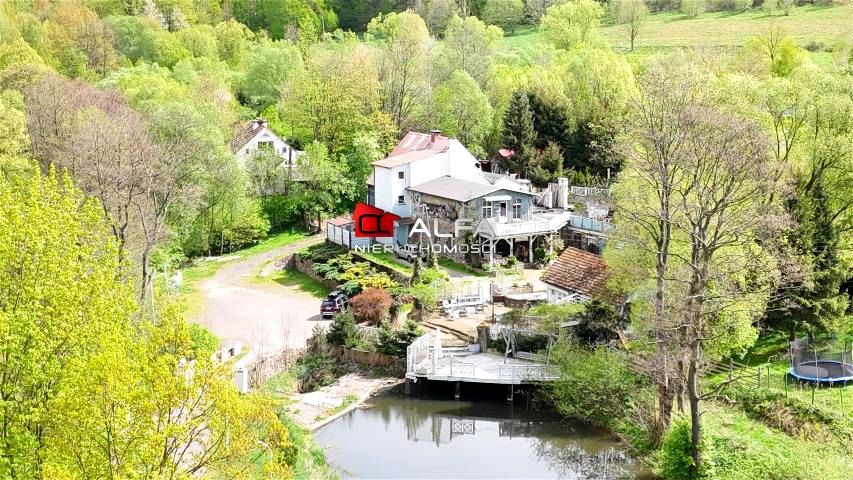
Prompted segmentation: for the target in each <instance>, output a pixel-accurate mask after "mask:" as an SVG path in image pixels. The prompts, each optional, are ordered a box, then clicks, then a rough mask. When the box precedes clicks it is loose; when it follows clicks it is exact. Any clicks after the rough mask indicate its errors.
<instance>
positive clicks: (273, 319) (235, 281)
mask: <svg viewBox="0 0 853 480" xmlns="http://www.w3.org/2000/svg"><path fill="white" fill-rule="evenodd" d="M323 240H324V236H321V235H317V236H313V237H310V238H306V239H304V240H300V241H298V242H295V243H292V244H290V245H286V246H284V247H280V248H277V249H275V250H271V251H269V252H266V253H263V254H259V255H256V256H253V257H249V258H246V259H244V260H241V261H239V262H236V263H232V264H229V265H227V266H225V267H223V268H222V269H221V270H219V271H218V272H216V274H215V275H214V276H213V277H211V278H209V279H208V280H205V281H204V282H203V283H202V284H201V290H202V292H203V294H204V298H205V305H204V308H203V310H202V312H201V313H200V314H199V315H198V316H197V317H196V319H195V320H196V321H197V322H198V323H200V324H202V325H204V326H205V327H207V328H209V329H210V330H211V331H212V332H213V333H215V334H216V335H217V336H218V337H219V338H220V339H221V340H222V341H223V342H224V343H229V342H236V341H239V342H242V343H243V344H244V345H252V346H254V349H255V352H256V353H258V354H261V355H262V354H264V353H271V352H277V351H280V350H282V349H283V348H285V347H290V348H301V347H304V346H305V340H307V339H308V337H309V336H311V330H312V329H313V328H314V326H315V325H318V324H319V325H327V324H328V323H329V322H328V321H326V320H323V319H322V318H321V317H320V314H319V312H320V299H318V298H317V297H314V296H312V295H310V294H308V293H305V292H302V291H300V290H299V289H298V287H295V286H284V285H278V284H256V283H253V282H252V281H251V280H250V278H249V277H250V276H251V274H252V271H253V270H255V269H256V267H259V266H261V265H263V264H264V263H266V262H268V261H270V260H275V259H278V258H282V257H285V256H287V255H288V254H289V253H292V252H295V251H298V250H301V249H303V248H305V247H307V246H309V245H312V244H316V243H321V242H322V241H323Z"/></svg>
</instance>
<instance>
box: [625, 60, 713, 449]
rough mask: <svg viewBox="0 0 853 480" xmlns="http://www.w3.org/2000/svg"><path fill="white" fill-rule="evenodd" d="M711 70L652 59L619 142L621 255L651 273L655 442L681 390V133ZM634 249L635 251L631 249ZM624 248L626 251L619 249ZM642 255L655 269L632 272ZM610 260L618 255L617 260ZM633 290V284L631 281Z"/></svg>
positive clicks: (700, 99) (635, 275) (684, 145)
mask: <svg viewBox="0 0 853 480" xmlns="http://www.w3.org/2000/svg"><path fill="white" fill-rule="evenodd" d="M708 83H709V82H708V80H707V74H706V73H705V72H703V71H701V70H699V69H697V68H696V67H695V66H693V65H692V64H691V63H690V62H687V61H684V60H683V59H678V58H673V59H669V60H667V61H666V63H665V64H664V63H663V62H659V63H654V64H652V65H651V66H650V67H649V68H648V70H647V71H646V73H645V74H644V75H643V76H642V77H641V86H642V88H641V90H642V95H641V97H639V99H638V100H636V102H635V104H634V108H633V110H634V112H635V113H634V115H632V116H631V117H630V120H631V124H630V126H629V129H628V132H627V133H626V136H625V137H624V138H623V139H622V142H623V144H622V146H621V148H622V149H623V150H625V151H626V155H627V159H626V171H625V172H623V174H622V175H621V176H620V180H619V183H618V184H617V185H616V186H615V192H614V193H615V196H616V201H617V205H618V209H617V212H618V217H619V218H618V220H617V223H616V224H617V225H619V229H618V230H617V232H616V235H617V236H618V238H621V239H623V240H624V241H625V243H626V244H627V245H632V246H633V247H634V248H632V249H630V250H629V249H627V248H626V249H623V250H622V251H621V253H623V254H625V255H627V256H628V257H631V258H630V259H629V260H627V262H626V263H625V266H626V267H627V268H629V269H631V272H630V273H629V274H628V276H629V278H630V277H633V278H634V280H633V281H634V282H635V281H636V278H642V276H643V275H648V273H644V272H649V271H651V272H653V275H652V277H651V279H650V280H652V281H653V283H654V287H653V300H652V313H651V315H652V318H651V327H650V328H649V330H650V335H651V336H652V338H653V339H654V342H655V346H656V350H655V353H654V356H653V357H652V359H651V360H649V361H648V364H647V365H648V368H647V369H646V370H648V372H649V375H650V376H651V378H652V380H653V381H654V382H655V384H656V386H657V389H658V418H657V428H656V432H655V434H656V441H660V440H661V438H662V435H663V433H664V432H665V431H666V430H667V428H668V427H669V421H670V415H671V411H672V406H673V400H674V398H675V395H676V392H677V391H679V389H680V385H679V379H680V378H681V374H680V372H679V371H678V370H679V354H678V348H677V345H678V340H677V338H675V336H674V335H673V334H672V330H671V329H670V328H669V326H670V324H669V318H670V310H669V309H670V308H671V301H670V300H669V296H670V292H669V283H668V282H667V279H668V278H670V276H671V272H670V269H671V265H670V264H671V263H672V259H671V255H672V252H671V250H672V248H673V246H672V244H673V227H672V219H673V218H674V216H676V215H678V214H679V209H680V205H679V204H678V203H677V202H676V200H674V199H673V197H674V193H675V188H676V186H677V185H679V184H680V183H681V182H682V181H683V180H684V178H685V176H686V175H687V172H685V171H684V170H683V165H682V164H681V163H680V162H679V161H678V159H679V158H680V157H681V156H682V155H684V154H685V153H684V150H685V149H686V148H688V146H687V142H686V139H685V137H684V135H683V133H682V132H683V131H684V129H685V127H686V124H687V119H688V114H689V111H690V108H692V107H693V106H694V105H701V104H702V103H703V102H704V101H705V100H704V95H705V86H706V85H707V84H708ZM629 252H630V253H629ZM615 253H616V254H619V253H620V252H615ZM639 258H645V259H646V263H647V264H648V266H649V267H650V268H648V269H647V270H646V269H643V270H640V271H634V270H633V267H634V266H635V265H637V263H641V262H639V261H638V259H639ZM611 262H612V259H611ZM629 288H634V287H633V286H629Z"/></svg>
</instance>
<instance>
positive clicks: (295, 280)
mask: <svg viewBox="0 0 853 480" xmlns="http://www.w3.org/2000/svg"><path fill="white" fill-rule="evenodd" d="M254 280H255V281H258V282H261V283H265V282H271V283H276V284H278V285H283V286H285V287H295V288H296V290H299V291H300V292H304V293H307V294H309V295H313V296H315V297H317V298H325V297H326V296H327V295H328V294H329V292H331V290H329V289H328V288H326V287H325V286H323V284H322V283H320V282H318V281H317V280H314V279H313V278H311V277H309V276H308V275H305V274H304V273H302V272H297V271H296V270H292V269H286V270H279V271H277V272H275V273H273V274H272V275H270V276H267V277H255V278H254Z"/></svg>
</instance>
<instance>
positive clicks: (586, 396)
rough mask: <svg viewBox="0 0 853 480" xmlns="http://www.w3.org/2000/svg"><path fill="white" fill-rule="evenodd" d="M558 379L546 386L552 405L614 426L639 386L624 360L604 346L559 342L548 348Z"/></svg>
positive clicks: (580, 416)
mask: <svg viewBox="0 0 853 480" xmlns="http://www.w3.org/2000/svg"><path fill="white" fill-rule="evenodd" d="M551 359H552V363H554V364H556V365H558V366H559V367H560V378H559V380H557V381H555V382H553V383H551V384H550V386H549V395H550V397H551V399H552V401H553V402H554V406H555V407H556V408H557V410H558V411H559V412H560V413H562V414H563V415H565V416H567V417H570V418H576V419H580V420H586V421H589V422H592V423H595V424H598V425H603V426H613V425H615V422H616V421H617V420H619V419H621V418H624V417H625V416H626V415H627V414H628V412H629V411H630V410H629V409H630V405H631V399H632V398H633V396H634V395H635V393H636V390H637V389H638V388H639V387H640V386H641V385H642V384H641V382H640V380H639V378H638V377H637V376H636V375H634V374H633V373H632V372H631V371H630V370H629V369H628V366H627V364H626V362H625V359H624V358H623V357H622V356H620V355H618V354H616V353H612V352H609V351H607V350H606V349H604V348H597V349H595V350H589V349H586V348H583V347H580V346H577V345H573V344H571V343H569V342H565V341H561V342H560V343H558V344H557V345H556V346H555V347H554V348H553V349H552V351H551Z"/></svg>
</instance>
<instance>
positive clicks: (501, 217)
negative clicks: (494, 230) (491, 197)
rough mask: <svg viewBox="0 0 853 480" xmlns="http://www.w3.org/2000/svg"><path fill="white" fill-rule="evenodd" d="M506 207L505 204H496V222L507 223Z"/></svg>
mask: <svg viewBox="0 0 853 480" xmlns="http://www.w3.org/2000/svg"><path fill="white" fill-rule="evenodd" d="M507 207H508V206H507V202H498V203H497V206H496V208H495V211H496V213H497V216H498V222H500V223H506V222H507V221H509V216H508V212H507V210H508V208H507Z"/></svg>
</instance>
